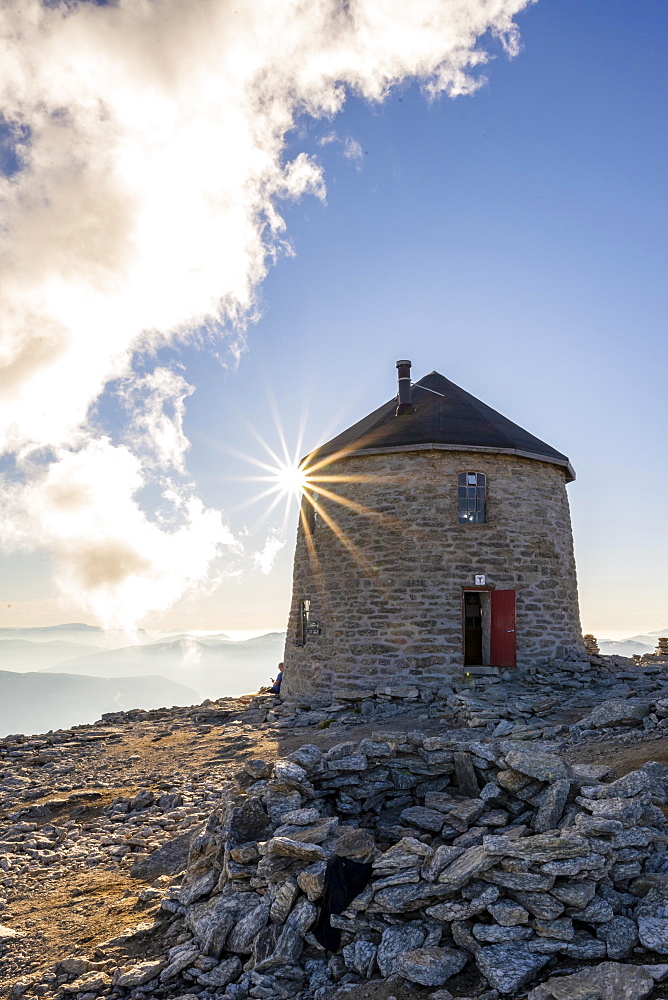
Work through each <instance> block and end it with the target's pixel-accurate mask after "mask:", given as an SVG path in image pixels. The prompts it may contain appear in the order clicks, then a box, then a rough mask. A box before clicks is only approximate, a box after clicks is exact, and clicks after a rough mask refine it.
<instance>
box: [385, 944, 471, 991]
mask: <svg viewBox="0 0 668 1000" xmlns="http://www.w3.org/2000/svg"><path fill="white" fill-rule="evenodd" d="M467 962H468V955H467V954H466V952H464V951H457V950H456V949H454V948H416V949H415V950H414V951H407V952H404V954H403V955H400V956H399V960H398V962H397V972H398V973H399V975H400V976H403V977H404V979H408V981H409V982H411V983H419V984H420V985H421V986H443V984H444V983H446V982H447V981H448V979H450V977H451V976H456V975H457V973H458V972H461V971H462V969H463V968H464V966H465V965H466V963H467Z"/></svg>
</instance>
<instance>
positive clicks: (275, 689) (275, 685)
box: [269, 663, 283, 694]
mask: <svg viewBox="0 0 668 1000" xmlns="http://www.w3.org/2000/svg"><path fill="white" fill-rule="evenodd" d="M282 680H283V664H282V663H279V664H278V674H277V675H276V679H275V680H274V678H273V677H272V678H271V683H272V687H270V688H269V691H270V692H271V694H280V693H281V681H282Z"/></svg>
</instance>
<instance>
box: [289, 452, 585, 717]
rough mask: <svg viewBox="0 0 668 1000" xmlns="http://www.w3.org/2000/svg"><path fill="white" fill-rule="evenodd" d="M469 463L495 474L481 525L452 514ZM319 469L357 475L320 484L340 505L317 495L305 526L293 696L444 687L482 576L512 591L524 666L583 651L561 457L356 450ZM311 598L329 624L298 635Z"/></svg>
mask: <svg viewBox="0 0 668 1000" xmlns="http://www.w3.org/2000/svg"><path fill="white" fill-rule="evenodd" d="M467 471H475V472H483V473H485V474H486V475H487V523H485V524H479V525H478V524H459V523H458V521H457V474H458V473H460V472H467ZM321 474H324V475H333V476H334V475H335V476H337V477H338V476H342V477H344V478H346V479H347V477H349V479H347V481H334V482H327V483H324V484H323V488H325V489H327V490H328V491H330V492H332V493H336V494H337V496H338V497H340V498H341V500H342V503H336V502H334V501H333V500H332V499H330V498H327V497H325V496H321V497H320V499H319V501H318V503H319V506H320V508H321V514H320V516H319V517H318V518H317V521H316V525H315V529H314V531H313V534H312V536H311V539H310V541H311V543H312V544H311V545H309V539H308V538H307V534H306V532H305V530H304V526H303V524H300V527H299V532H298V537H297V548H296V554H295V564H294V578H293V596H292V607H291V613H290V621H289V626H288V633H287V640H286V649H285V657H284V660H285V672H284V681H283V691H282V693H283V696H284V697H286V698H287V699H288V700H290V699H293V700H294V699H301V700H302V701H309V700H310V701H311V702H317V701H327V700H331V697H332V696H334V697H336V696H337V693H340V692H341V693H342V692H344V691H350V690H351V689H359V690H360V692H363V691H369V690H373V689H375V688H376V687H378V686H379V685H382V684H406V683H409V684H419V685H424V686H427V687H432V688H435V689H436V688H438V687H439V685H440V684H442V683H443V681H444V680H447V678H448V676H450V675H452V673H453V672H458V671H461V668H462V664H463V651H462V587H470V586H472V585H473V583H474V575H475V574H480V573H484V574H485V575H486V578H487V579H486V582H487V585H490V586H492V587H495V588H497V589H500V590H506V589H514V590H515V591H516V600H517V622H516V639H517V664H518V666H520V667H521V666H528V665H530V664H532V663H536V662H539V661H543V662H544V661H546V660H549V659H552V658H555V657H564V656H575V657H580V656H584V647H583V645H582V636H581V627H580V619H579V610H578V597H577V582H576V574H575V560H574V556H573V542H572V535H571V524H570V514H569V507H568V499H567V496H566V488H565V476H564V472H563V470H562V469H561V468H559V467H557V466H555V465H551V464H549V463H547V462H539V461H535V460H532V459H524V458H516V457H514V456H507V455H494V454H486V453H466V452H450V451H438V450H435V449H434V450H424V451H411V452H403V453H402V452H396V453H385V454H379V455H365V456H356V457H352V456H351V457H348V458H346V459H343V460H340V461H337V462H336V463H335V464H332V465H330V466H329V467H327V468H325V469H323V470H322V473H321ZM315 489H316V490H317V485H316V486H315ZM304 504H305V505H306V504H307V501H306V500H305V501H304ZM361 508H364V510H362V509H361ZM305 509H306V508H305ZM305 598H306V599H309V600H310V602H311V608H310V616H311V620H312V621H315V622H317V623H318V624H319V625H320V627H321V630H322V631H321V634H320V635H314V636H307V638H306V642H305V644H304V645H300V644H299V639H300V601H301V600H302V599H305Z"/></svg>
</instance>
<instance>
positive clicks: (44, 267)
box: [0, 0, 532, 622]
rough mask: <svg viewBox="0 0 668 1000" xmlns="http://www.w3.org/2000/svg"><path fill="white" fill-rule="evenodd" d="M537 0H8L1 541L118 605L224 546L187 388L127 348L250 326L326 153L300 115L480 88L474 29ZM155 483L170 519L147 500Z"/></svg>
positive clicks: (84, 594) (107, 615) (4, 29)
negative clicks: (187, 412) (110, 430)
mask: <svg viewBox="0 0 668 1000" xmlns="http://www.w3.org/2000/svg"><path fill="white" fill-rule="evenodd" d="M531 2H532V0H411V3H406V2H405V0H346V2H344V0H336V2H335V0H309V2H308V3H304V2H303V0H280V2H276V0H252V2H251V3H232V2H229V0H188V2H187V3H184V2H183V0H118V2H117V3H113V4H111V3H110V4H107V5H101V6H98V5H97V4H95V3H88V2H82V3H77V2H75V0H67V2H63V3H57V2H55V3H54V2H51V3H49V4H48V5H45V4H43V3H41V2H39V0H4V2H3V4H2V6H1V8H0V114H2V116H3V121H4V122H5V128H4V135H5V138H6V141H7V142H9V144H10V145H11V147H12V149H11V156H10V157H9V161H11V162H13V163H15V165H16V169H13V170H10V171H8V173H7V176H4V177H0V212H1V214H2V219H1V221H0V452H1V453H3V454H5V455H11V456H13V462H14V466H13V469H14V474H13V475H12V476H11V477H10V478H6V479H4V480H3V482H2V486H0V511H1V515H0V524H1V525H2V539H3V541H4V543H5V544H22V545H32V546H36V547H42V548H46V549H48V551H49V552H51V554H52V556H53V558H54V560H55V566H56V574H57V579H58V582H59V584H60V586H61V588H62V589H63V590H64V592H66V593H68V594H70V595H75V596H76V597H77V599H78V600H79V601H80V602H81V603H83V604H85V605H86V606H88V607H89V608H90V609H91V611H92V612H93V613H95V614H96V615H98V616H100V617H102V618H104V619H105V620H106V621H111V620H112V619H116V620H119V621H123V622H127V621H128V620H130V619H132V618H134V619H138V618H141V616H142V615H143V614H145V613H146V612H147V611H148V610H150V609H158V608H164V607H167V606H168V605H169V604H170V603H171V602H173V601H174V600H176V599H177V598H178V596H179V595H180V593H181V592H183V590H184V589H187V588H188V587H189V586H191V585H193V584H194V583H195V581H196V580H198V579H202V578H204V577H205V576H206V574H207V567H208V566H209V565H210V564H211V562H212V560H213V559H214V558H215V557H216V555H217V554H219V553H220V552H221V551H225V550H226V549H229V548H230V547H232V548H235V547H236V546H237V543H236V542H235V541H234V539H233V538H232V536H231V534H230V532H229V529H228V528H227V527H226V526H225V523H224V519H223V517H222V515H221V513H220V512H219V511H213V510H207V509H205V507H204V505H203V504H202V503H201V501H200V500H198V498H197V497H196V496H195V494H194V490H193V488H192V486H190V485H188V484H187V483H186V482H185V481H184V473H185V456H186V452H187V447H188V442H187V440H186V438H185V436H184V434H183V427H182V419H183V412H184V406H185V400H186V399H187V396H188V395H189V393H190V392H191V391H192V389H191V387H190V386H188V384H187V382H186V381H185V379H184V377H183V376H182V375H181V374H180V373H178V372H169V371H167V370H166V369H164V368H163V369H160V368H157V369H156V370H154V371H153V372H152V373H150V374H148V375H146V374H142V375H141V376H139V375H136V374H134V369H133V363H134V362H135V361H136V359H137V358H138V357H141V356H144V357H146V356H149V357H150V356H151V352H153V351H154V350H155V349H156V348H157V347H160V346H162V345H165V344H169V343H174V342H176V341H179V340H181V341H183V340H185V339H187V338H189V337H193V336H195V335H200V336H201V332H202V330H205V331H207V332H208V335H209V336H211V337H212V338H215V337H227V338H230V339H231V341H232V342H234V339H235V338H236V339H237V342H238V339H239V338H240V337H242V336H243V328H244V323H245V322H246V321H247V320H248V319H249V318H252V316H253V312H254V305H255V293H256V290H257V288H258V285H259V284H260V283H261V282H262V280H263V278H264V276H265V274H266V271H267V268H268V266H269V265H270V264H271V262H272V260H274V259H275V258H276V257H277V256H278V255H280V253H281V250H282V248H283V247H284V245H285V243H284V241H285V238H286V237H285V233H284V229H285V226H284V222H283V219H282V217H281V214H280V205H281V202H282V201H283V200H285V199H298V198H301V197H303V196H304V195H306V194H309V193H310V194H313V195H316V196H317V197H321V198H322V197H324V191H325V187H324V179H323V177H322V174H321V170H320V167H319V166H318V164H317V163H316V162H315V161H314V160H313V159H311V158H309V157H308V156H307V155H306V154H305V153H299V154H298V155H296V156H295V157H293V158H292V159H291V160H290V159H287V158H286V153H285V150H286V135H287V133H288V132H289V131H290V130H291V128H292V127H293V126H294V124H295V122H296V120H297V119H298V118H299V116H301V115H310V116H312V117H316V118H322V117H327V118H333V117H334V116H335V115H336V113H337V112H338V111H339V110H340V109H341V108H342V106H343V104H344V102H345V99H346V94H347V93H349V92H354V93H356V94H358V95H361V96H363V97H364V98H366V99H368V100H370V101H382V100H383V98H384V97H385V96H386V95H387V94H388V92H389V90H390V89H391V88H392V87H393V86H395V85H396V84H399V83H401V82H402V81H405V80H411V79H418V80H420V81H421V83H422V84H423V86H424V88H425V91H426V92H427V93H428V94H430V95H432V96H435V95H438V94H441V93H445V94H448V95H450V96H453V97H454V96H457V95H460V94H467V93H471V92H472V91H474V90H475V89H476V87H477V86H479V85H480V81H481V78H480V76H479V75H478V74H479V69H480V67H481V66H482V65H483V64H484V63H485V62H486V60H487V58H488V57H487V55H486V53H485V49H484V42H485V36H487V37H489V36H496V37H497V38H500V39H501V40H502V42H503V44H504V46H505V48H506V50H507V51H508V53H509V54H511V55H512V54H514V53H515V52H516V51H517V47H518V35H517V29H516V26H515V24H514V22H513V18H514V16H515V15H516V14H517V13H518V12H520V11H521V10H522V9H523V8H525V7H526V6H528V5H529V3H531ZM346 155H352V156H354V155H356V152H355V148H354V147H353V146H352V145H351V146H350V151H349V152H348V153H347V154H346ZM145 370H146V366H144V371H145ZM110 380H120V382H118V383H117V384H120V385H121V386H122V388H121V395H122V397H123V400H124V401H125V402H126V403H129V405H130V410H131V412H132V416H131V419H130V421H129V427H128V432H127V435H126V438H125V439H124V440H123V441H122V442H117V443H112V442H111V441H110V440H109V439H108V438H105V437H103V436H101V435H100V433H99V431H98V430H97V429H96V426H95V419H94V404H95V403H96V401H97V400H98V399H99V398H100V396H101V394H102V393H103V392H104V391H105V387H106V386H107V385H108V383H109V382H110ZM151 483H152V484H154V485H157V487H158V489H159V490H160V491H161V495H162V498H163V501H164V504H166V505H168V506H170V509H171V515H170V517H169V518H167V519H166V520H165V518H164V516H162V517H161V515H159V514H157V515H156V514H155V513H154V514H153V515H152V516H149V514H148V513H147V512H146V511H145V510H144V509H143V508H142V505H141V502H140V493H141V491H142V489H143V488H144V487H146V486H147V485H148V484H151ZM111 497H113V504H112V503H111V502H110V498H111Z"/></svg>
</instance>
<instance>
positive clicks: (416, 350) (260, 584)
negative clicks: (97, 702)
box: [0, 0, 668, 634]
mask: <svg viewBox="0 0 668 1000" xmlns="http://www.w3.org/2000/svg"><path fill="white" fill-rule="evenodd" d="M517 24H518V26H519V29H520V33H521V38H522V50H521V51H520V53H519V54H518V55H517V57H516V58H514V59H508V58H507V56H506V55H505V54H504V53H503V51H502V49H501V47H500V45H498V44H497V43H495V42H491V43H490V44H489V48H490V51H491V52H493V54H494V56H495V58H494V59H493V61H491V62H490V63H489V64H488V65H487V67H485V69H484V73H485V75H486V76H487V78H488V82H487V84H486V85H485V86H484V87H483V88H481V89H479V90H478V91H477V92H475V93H474V94H472V95H470V96H460V97H457V98H456V99H454V100H452V99H450V98H448V97H446V96H441V97H439V98H438V99H436V100H433V101H430V100H429V99H428V98H427V97H426V96H425V94H424V93H423V92H422V90H421V89H420V87H419V86H418V85H417V84H415V83H410V82H404V83H402V84H401V85H399V86H397V87H395V88H394V90H393V91H392V93H391V95H390V96H389V97H388V98H387V99H386V100H385V101H383V102H382V103H369V102H367V101H365V100H362V99H360V98H357V97H355V96H351V97H349V99H348V101H347V103H346V105H345V107H344V109H343V110H342V111H340V112H339V113H338V114H337V115H336V116H334V117H333V118H331V120H323V119H320V120H313V119H310V118H308V117H307V116H302V117H301V118H300V120H299V124H298V127H297V128H296V129H294V130H293V131H292V132H291V133H290V134H289V136H288V155H292V156H296V155H297V154H299V153H301V152H306V153H309V154H310V155H312V156H313V157H315V158H316V159H317V161H318V162H319V163H321V164H322V167H323V171H324V178H325V183H326V186H327V196H326V202H324V203H323V202H322V201H320V200H319V199H318V198H316V197H314V196H312V195H308V194H306V195H304V196H303V197H302V198H300V199H299V200H298V201H296V202H294V203H288V204H286V205H284V208H283V214H284V216H285V220H286V223H287V229H286V232H285V237H286V238H287V239H288V240H289V241H290V244H291V246H292V250H293V255H288V254H284V255H283V256H282V257H281V258H280V259H279V260H278V261H277V263H276V264H275V266H272V267H271V268H270V270H269V273H268V276H267V277H266V279H265V280H264V282H263V283H262V284H261V286H260V288H259V292H258V305H259V318H258V320H257V321H256V322H253V323H251V324H250V325H249V327H248V330H247V334H246V348H245V350H244V351H243V353H242V354H241V357H240V359H239V361H238V363H235V362H234V361H233V358H232V357H231V355H230V352H229V350H228V347H227V344H226V341H225V338H224V336H223V337H222V338H220V337H219V339H218V340H217V341H216V343H214V344H212V342H211V339H210V338H208V337H206V338H204V339H203V341H202V342H201V343H200V344H199V345H198V346H195V345H193V344H192V343H191V344H190V345H189V346H188V345H186V346H183V345H181V346H178V347H175V346H171V347H167V348H158V349H157V352H156V353H155V354H153V355H152V356H151V358H150V362H149V363H147V364H148V366H149V367H150V365H154V364H155V362H156V361H157V362H159V363H160V364H164V365H172V366H173V365H175V364H178V365H180V366H181V368H180V369H179V370H180V371H181V373H182V375H183V377H184V378H185V379H186V380H187V382H188V383H189V384H190V385H191V386H193V387H194V392H193V393H192V395H190V396H189V397H188V398H187V399H186V401H185V416H184V424H183V427H184V432H185V434H186V436H187V438H188V439H189V440H190V442H191V448H190V450H189V451H188V453H187V457H186V470H185V473H184V474H183V476H182V478H183V481H184V482H185V481H191V482H193V483H195V484H196V487H197V491H198V495H199V496H200V497H201V499H202V501H203V502H204V504H205V505H207V506H210V507H214V508H216V509H219V510H222V511H223V513H224V517H225V519H226V521H227V522H228V523H229V527H230V529H231V531H232V533H233V534H234V535H235V536H236V537H242V538H243V540H244V542H243V544H244V549H245V554H237V555H235V556H234V558H233V559H229V558H228V559H227V561H225V562H224V563H221V564H220V565H219V566H218V569H217V570H216V571H215V572H217V573H218V574H219V580H218V582H217V583H216V584H215V585H214V584H211V585H210V586H209V591H210V592H209V593H208V594H205V593H203V592H202V591H201V589H200V591H199V592H198V593H197V594H196V595H195V596H190V597H187V598H184V599H182V600H181V601H178V602H176V604H175V605H174V606H173V607H172V608H171V609H169V610H165V611H162V612H160V613H155V614H154V615H152V616H148V617H147V619H146V622H145V623H146V624H152V625H154V626H155V627H164V628H180V627H189V628H202V629H209V628H210V629H221V630H224V629H226V628H227V629H235V628H237V629H256V628H257V629H261V628H278V627H284V625H285V619H286V613H287V607H288V602H289V597H290V576H291V560H292V547H293V544H294V529H295V527H296V513H295V509H294V507H293V509H292V513H291V518H290V522H289V526H288V530H287V532H286V533H282V526H281V520H282V518H281V516H280V514H279V509H277V510H276V511H275V512H274V513H273V514H272V515H271V516H270V517H269V519H265V518H263V516H262V511H263V509H264V507H265V506H266V504H263V503H259V504H256V505H253V506H251V507H243V506H242V505H243V504H244V503H246V502H247V501H249V500H251V499H252V497H253V494H254V493H257V492H258V491H259V490H260V489H261V488H262V484H259V483H254V482H249V481H246V480H244V479H243V478H241V477H244V476H248V475H251V476H252V475H254V474H256V472H257V470H255V469H254V467H253V466H252V465H251V464H250V463H249V462H246V461H243V460H242V459H241V458H240V457H238V456H237V455H236V454H233V453H231V452H230V450H229V449H230V448H231V449H234V451H235V452H241V453H245V454H247V455H248V456H249V457H251V458H253V457H254V458H258V459H263V460H264V459H265V458H266V457H267V456H266V454H265V453H263V449H262V446H261V445H260V444H259V442H258V440H257V438H256V436H255V435H254V434H253V433H252V432H251V430H250V429H249V426H248V425H249V424H250V425H251V426H252V427H253V428H254V430H255V431H256V432H257V434H258V435H259V436H260V437H262V438H263V439H264V440H265V441H266V442H267V444H268V445H269V446H270V447H272V448H274V449H277V448H278V447H279V435H278V432H277V428H276V414H277V415H278V417H279V419H280V423H281V425H282V428H283V432H284V434H285V437H286V439H287V441H288V442H289V444H290V447H291V448H293V447H295V446H296V442H297V439H298V435H299V428H300V424H301V423H302V422H303V421H304V419H305V432H304V438H303V448H302V452H303V453H305V452H307V451H308V450H310V449H311V448H312V447H313V446H315V445H316V444H317V443H319V442H320V441H321V440H323V439H324V438H325V437H329V436H332V435H333V434H334V433H336V432H337V431H339V430H340V429H342V428H343V427H345V426H347V425H348V424H350V423H352V422H354V421H355V420H357V419H359V417H361V416H362V415H363V414H365V413H366V412H368V411H370V410H371V409H373V408H375V407H376V406H377V405H379V404H380V403H381V402H383V401H384V400H385V399H387V398H389V397H390V396H392V395H393V393H394V389H395V381H394V379H395V371H394V362H395V361H396V359H397V358H400V357H409V358H411V359H412V361H413V374H414V377H415V378H419V377H421V376H422V375H423V374H425V373H426V372H428V371H430V370H432V369H437V370H438V371H440V372H442V373H443V374H444V375H446V376H447V377H448V378H450V379H451V380H452V381H454V382H456V383H458V384H459V385H461V386H463V387H464V388H466V389H467V390H468V391H470V392H472V393H473V394H474V395H476V396H478V397H479V398H480V399H482V400H484V401H485V402H486V403H488V404H489V405H491V406H493V407H495V408H496V409H498V410H500V411H501V412H502V413H504V414H505V415H506V416H508V417H510V418H511V419H512V420H514V421H516V422H517V423H519V424H520V425H522V426H524V427H526V428H527V430H529V431H531V432H532V433H534V434H536V435H537V436H538V437H540V438H542V439H544V440H545V441H547V442H548V443H549V444H551V445H553V446H554V447H556V448H558V449H559V450H561V451H563V452H565V453H566V454H567V455H568V456H569V457H570V459H571V462H572V464H573V465H574V467H575V470H576V473H577V477H578V478H577V481H576V482H575V483H574V484H572V485H571V486H570V487H569V496H570V502H571V508H572V514H573V524H574V533H575V545H576V557H577V562H578V573H579V583H580V595H581V608H582V616H583V625H584V627H585V629H587V630H592V631H594V632H595V633H597V634H605V633H610V632H624V631H626V632H628V633H629V634H631V633H633V632H640V631H644V630H645V629H652V628H660V627H662V626H664V625H666V624H668V601H667V599H666V598H667V596H668V594H667V589H668V588H667V587H666V583H665V579H664V574H663V566H664V565H665V564H666V561H667V557H668V546H667V543H666V530H665V523H666V507H665V496H666V487H667V486H668V482H667V478H668V472H667V471H666V463H665V461H664V457H663V456H664V451H665V444H664V443H665V440H666V407H665V395H666V394H665V388H664V384H663V383H664V378H665V375H664V372H665V368H666V360H667V359H666V335H665V328H666V282H665V278H664V275H665V263H666V261H665V257H666V245H667V244H666V228H667V227H666V221H667V220H666V214H667V213H666V199H665V177H666V167H667V166H668V164H667V163H666V160H667V159H668V146H667V141H666V140H667V126H666V115H665V108H666V89H667V81H668V74H667V72H666V64H665V46H664V40H665V37H666V31H667V29H668V9H667V8H666V7H665V5H663V4H659V3H649V2H642V0H640V2H638V0H633V2H631V0H627V2H623V0H605V2H603V0H589V2H587V3H582V0H577V2H576V0H560V2H558V3H557V2H555V0H539V2H538V3H537V4H535V5H534V6H531V7H529V8H527V9H526V10H524V11H523V12H521V13H520V14H519V15H518V17H517ZM323 140H327V141H325V142H323ZM351 142H356V143H359V147H360V149H361V154H360V155H359V156H353V157H350V156H346V155H344V153H345V151H346V149H348V151H350V148H351V145H350V144H351ZM346 144H347V145H346ZM220 332H221V331H220V330H219V331H218V333H219V334H220ZM97 413H98V427H99V428H100V429H101V430H106V431H107V432H109V433H110V434H111V435H112V437H113V436H114V435H116V436H118V435H119V434H120V426H121V425H120V411H119V407H118V405H117V404H116V403H115V402H114V400H113V399H112V397H111V394H110V392H107V394H106V395H105V396H103V397H102V398H101V400H100V401H99V404H98V407H97ZM145 499H146V501H147V503H148V505H149V508H150V505H151V503H152V499H151V492H150V489H147V490H146V492H145ZM273 535H275V536H276V537H278V538H280V539H281V540H284V541H285V543H286V544H285V545H284V547H283V548H282V549H281V550H280V552H279V553H278V555H277V557H276V559H275V562H274V564H273V568H272V569H271V571H270V572H269V573H266V574H265V573H263V572H261V571H260V570H259V569H258V566H257V563H256V562H254V561H253V559H252V557H251V554H252V553H253V552H254V551H257V550H259V549H261V548H262V546H263V545H264V543H265V541H266V539H267V537H272V536H273ZM3 563H4V569H3V570H2V572H1V574H0V576H1V578H2V584H1V585H0V599H1V600H2V601H3V602H4V605H5V606H4V610H3V613H2V614H1V615H0V622H2V623H4V624H8V625H10V624H28V623H32V622H34V623H36V624H47V623H51V622H55V621H59V620H62V619H63V616H64V615H65V617H70V615H69V614H67V612H70V611H71V612H72V614H74V613H75V612H76V610H77V607H76V602H74V603H73V602H72V601H71V599H68V600H69V604H68V601H67V600H65V601H64V602H63V601H62V600H61V601H60V603H58V601H59V599H57V596H56V593H57V592H56V588H55V584H54V582H53V579H52V576H51V571H50V568H49V567H50V561H49V557H48V556H47V555H45V554H44V553H43V552H39V551H38V552H37V553H32V554H31V553H27V552H23V551H22V552H18V553H14V554H9V555H7V556H5V557H4V560H3ZM9 604H11V605H12V607H11V608H10V607H8V606H7V605H9ZM28 619H30V622H29V621H28Z"/></svg>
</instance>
